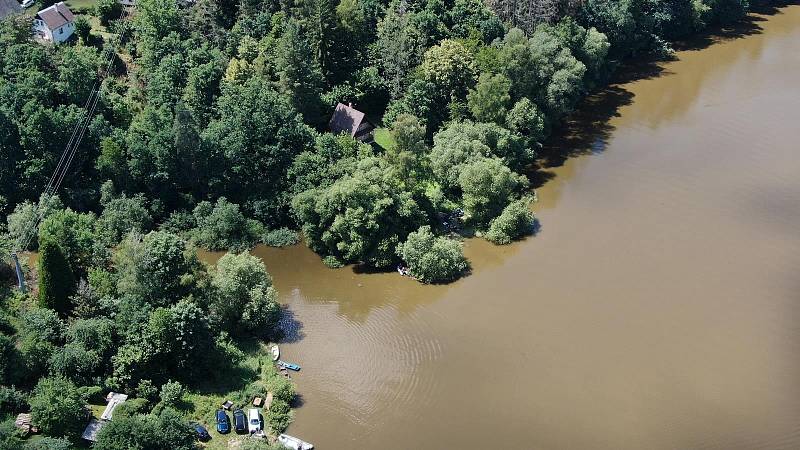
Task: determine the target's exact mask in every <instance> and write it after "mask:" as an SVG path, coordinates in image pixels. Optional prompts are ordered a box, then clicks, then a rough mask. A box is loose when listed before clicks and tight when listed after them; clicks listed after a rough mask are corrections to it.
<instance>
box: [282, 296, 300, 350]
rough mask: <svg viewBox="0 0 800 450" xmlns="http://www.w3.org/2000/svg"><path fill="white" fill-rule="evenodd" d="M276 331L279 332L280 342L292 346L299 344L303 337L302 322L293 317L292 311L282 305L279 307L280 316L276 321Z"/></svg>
mask: <svg viewBox="0 0 800 450" xmlns="http://www.w3.org/2000/svg"><path fill="white" fill-rule="evenodd" d="M278 329H279V330H280V341H281V342H284V343H287V344H292V343H295V342H300V341H301V340H302V339H303V338H304V337H305V333H303V322H301V321H300V320H298V319H297V317H295V314H294V311H292V310H291V309H289V307H288V306H286V305H284V306H282V307H281V316H280V319H278Z"/></svg>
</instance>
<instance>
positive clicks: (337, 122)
mask: <svg viewBox="0 0 800 450" xmlns="http://www.w3.org/2000/svg"><path fill="white" fill-rule="evenodd" d="M328 125H329V126H330V129H331V132H333V133H335V134H341V133H344V134H347V135H349V136H350V137H352V138H353V139H357V140H359V141H361V142H365V143H367V144H369V143H371V142H373V141H374V139H375V134H374V131H375V125H373V124H372V123H370V121H369V120H367V118H366V114H364V113H363V112H361V111H359V110H357V109H355V108H353V105H352V103H350V104H347V105H345V104H344V103H339V104H338V105H336V110H335V111H334V112H333V116H332V117H331V121H330V123H329V124H328Z"/></svg>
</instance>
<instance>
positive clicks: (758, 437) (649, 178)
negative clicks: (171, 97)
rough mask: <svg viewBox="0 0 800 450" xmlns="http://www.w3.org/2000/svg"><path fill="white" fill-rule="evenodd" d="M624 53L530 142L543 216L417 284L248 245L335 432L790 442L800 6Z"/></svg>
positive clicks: (798, 317)
mask: <svg viewBox="0 0 800 450" xmlns="http://www.w3.org/2000/svg"><path fill="white" fill-rule="evenodd" d="M676 56H677V60H676V61H672V62H669V63H664V64H658V65H654V64H642V65H640V66H637V67H635V68H631V69H627V70H626V71H625V73H626V74H627V75H628V79H626V80H622V81H620V82H619V83H618V84H615V85H612V86H611V87H609V88H608V89H606V90H604V91H603V92H601V93H598V94H597V95H594V96H593V97H591V98H590V99H589V100H588V101H587V102H586V105H585V106H584V107H582V109H581V111H579V113H578V114H576V115H575V117H574V120H573V122H572V123H570V125H569V127H568V131H566V132H565V133H564V135H563V136H561V137H560V138H557V139H554V142H553V143H552V144H551V145H549V146H548V148H546V149H545V151H544V152H543V153H544V156H545V161H544V166H545V168H544V170H543V171H542V172H541V173H539V175H537V177H536V178H537V179H536V180H535V182H536V183H537V184H541V187H539V189H538V194H539V199H540V201H539V203H538V204H536V205H535V210H536V213H537V216H538V218H539V220H540V221H541V229H540V231H539V233H538V234H537V235H536V236H535V237H531V238H529V239H527V240H525V241H523V242H519V243H516V244H514V245H511V246H506V247H496V246H493V245H491V244H488V243H486V242H484V241H481V240H478V239H475V240H470V241H468V242H467V243H466V253H467V256H468V257H469V259H470V260H471V262H472V265H473V269H474V270H473V273H472V275H471V276H469V277H467V278H465V279H463V280H461V281H459V282H457V283H454V284H452V285H449V286H423V285H420V284H417V283H415V282H413V281H411V280H409V279H404V278H401V277H400V276H398V275H397V274H394V273H390V274H358V273H355V272H354V271H353V269H352V268H344V269H339V270H331V269H327V268H325V267H324V266H323V265H322V264H321V262H320V260H319V258H318V257H317V256H316V255H314V254H313V253H312V252H311V251H310V250H308V249H306V248H304V247H302V246H296V247H292V248H289V249H282V250H279V249H269V248H263V247H260V248H257V249H256V250H255V254H256V255H258V256H260V257H262V258H263V260H264V261H265V263H266V266H267V269H268V270H269V272H270V273H271V274H272V275H273V277H274V281H275V284H276V286H277V288H278V289H279V290H280V295H281V301H282V303H284V304H286V305H287V308H288V310H289V311H290V317H289V318H287V319H286V324H285V325H286V326H287V327H288V328H290V329H291V333H290V336H289V338H288V340H287V341H288V342H286V343H284V344H283V345H282V347H281V349H282V355H283V357H284V358H285V359H286V360H289V361H293V362H297V363H299V364H301V365H302V366H303V370H302V372H300V373H299V374H297V375H296V376H295V377H294V379H295V380H296V382H297V385H298V391H299V392H300V393H301V394H302V398H301V402H300V404H301V405H300V407H299V408H298V409H297V410H296V416H295V422H294V424H293V425H292V426H291V428H290V430H289V433H290V434H293V435H297V436H299V437H301V438H303V439H305V440H307V441H310V442H313V443H314V444H316V446H317V448H319V449H320V450H334V449H336V450H338V449H361V448H364V449H366V448H380V449H390V450H391V449H397V450H401V449H403V450H405V449H450V448H460V449H485V448H523V449H726V450H727V449H739V448H742V449H779V448H786V449H790V448H793V449H797V448H800V276H798V268H799V267H800V115H799V113H800V6H796V5H795V6H788V7H785V8H782V9H780V10H774V11H768V12H766V13H762V14H756V15H753V16H752V17H751V20H749V21H748V22H747V23H745V24H743V25H742V26H739V27H737V28H736V29H735V30H729V31H728V32H723V33H717V34H716V35H714V36H711V37H709V38H707V39H700V40H699V41H698V42H694V43H692V44H691V45H689V46H687V48H686V49H684V50H681V51H679V52H678V53H677V55H676Z"/></svg>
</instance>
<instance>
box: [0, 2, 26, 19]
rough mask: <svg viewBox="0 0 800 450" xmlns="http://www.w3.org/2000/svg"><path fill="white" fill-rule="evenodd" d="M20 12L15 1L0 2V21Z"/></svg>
mask: <svg viewBox="0 0 800 450" xmlns="http://www.w3.org/2000/svg"><path fill="white" fill-rule="evenodd" d="M20 11H22V6H21V5H20V4H19V3H18V2H17V0H0V19H3V18H5V17H8V16H10V15H12V14H16V13H18V12H20Z"/></svg>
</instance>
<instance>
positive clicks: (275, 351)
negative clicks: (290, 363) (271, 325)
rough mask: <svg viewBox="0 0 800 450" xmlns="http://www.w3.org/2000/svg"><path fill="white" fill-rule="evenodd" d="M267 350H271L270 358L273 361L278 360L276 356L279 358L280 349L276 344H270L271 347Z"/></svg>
mask: <svg viewBox="0 0 800 450" xmlns="http://www.w3.org/2000/svg"><path fill="white" fill-rule="evenodd" d="M269 351H270V352H272V360H273V361H277V360H278V358H280V357H281V350H280V349H279V348H278V346H277V345H273V346H272V347H271V348H270V349H269Z"/></svg>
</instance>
